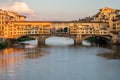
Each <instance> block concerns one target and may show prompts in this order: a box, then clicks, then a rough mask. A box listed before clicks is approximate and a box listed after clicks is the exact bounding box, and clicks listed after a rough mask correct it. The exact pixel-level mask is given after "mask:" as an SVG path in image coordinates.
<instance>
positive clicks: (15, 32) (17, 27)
mask: <svg viewBox="0 0 120 80" xmlns="http://www.w3.org/2000/svg"><path fill="white" fill-rule="evenodd" d="M25 18H26V17H25V16H22V15H19V14H17V13H15V12H10V11H3V10H0V35H2V36H3V37H4V38H18V37H20V36H26V35H29V36H30V35H39V37H40V36H42V37H43V36H51V35H63V36H64V35H66V34H67V36H70V37H72V38H74V39H75V41H76V42H81V40H82V39H84V38H85V37H87V36H88V37H89V36H94V35H95V36H102V37H106V38H109V39H112V40H114V41H113V42H114V43H116V42H117V43H118V42H119V41H120V40H119V35H118V33H119V31H120V10H116V9H112V8H108V7H105V8H103V9H100V12H99V13H97V14H96V15H95V16H93V17H92V18H94V20H93V21H90V22H81V21H25Z"/></svg>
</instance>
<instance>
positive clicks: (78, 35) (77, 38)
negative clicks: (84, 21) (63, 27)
mask: <svg viewBox="0 0 120 80" xmlns="http://www.w3.org/2000/svg"><path fill="white" fill-rule="evenodd" d="M75 43H76V44H82V35H81V34H77V35H76V38H75Z"/></svg>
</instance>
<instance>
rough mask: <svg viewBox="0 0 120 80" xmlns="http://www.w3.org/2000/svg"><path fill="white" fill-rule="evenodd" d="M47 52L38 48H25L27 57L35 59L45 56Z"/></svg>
mask: <svg viewBox="0 0 120 80" xmlns="http://www.w3.org/2000/svg"><path fill="white" fill-rule="evenodd" d="M44 53H45V52H44V51H43V50H38V49H37V48H26V49H25V58H28V59H34V58H39V57H41V56H44V55H45V54H44Z"/></svg>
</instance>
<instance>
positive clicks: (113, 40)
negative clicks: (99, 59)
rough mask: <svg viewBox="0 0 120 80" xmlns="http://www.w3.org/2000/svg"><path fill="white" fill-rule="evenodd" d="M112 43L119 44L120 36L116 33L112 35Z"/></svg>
mask: <svg viewBox="0 0 120 80" xmlns="http://www.w3.org/2000/svg"><path fill="white" fill-rule="evenodd" d="M111 42H112V44H120V38H119V36H118V35H113V36H112V41H111Z"/></svg>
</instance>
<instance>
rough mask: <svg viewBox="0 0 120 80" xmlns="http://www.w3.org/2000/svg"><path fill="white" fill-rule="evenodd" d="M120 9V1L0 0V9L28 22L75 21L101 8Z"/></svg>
mask: <svg viewBox="0 0 120 80" xmlns="http://www.w3.org/2000/svg"><path fill="white" fill-rule="evenodd" d="M106 6H107V7H111V8H115V9H120V0H0V7H1V8H4V9H10V10H13V11H16V12H19V13H21V14H25V15H26V16H28V19H30V20H75V19H78V18H82V17H86V16H92V15H94V14H96V13H97V12H98V11H99V9H101V8H103V7H106Z"/></svg>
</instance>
